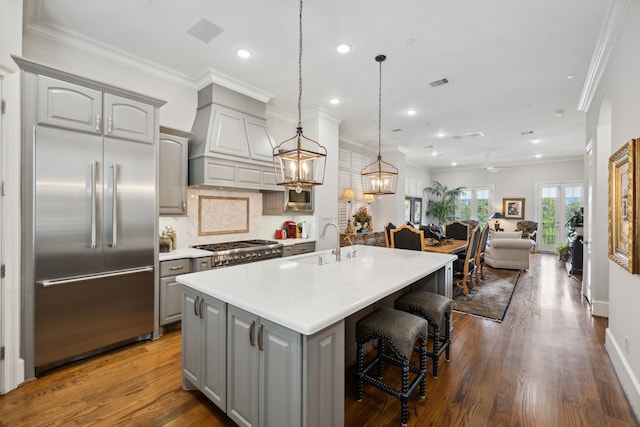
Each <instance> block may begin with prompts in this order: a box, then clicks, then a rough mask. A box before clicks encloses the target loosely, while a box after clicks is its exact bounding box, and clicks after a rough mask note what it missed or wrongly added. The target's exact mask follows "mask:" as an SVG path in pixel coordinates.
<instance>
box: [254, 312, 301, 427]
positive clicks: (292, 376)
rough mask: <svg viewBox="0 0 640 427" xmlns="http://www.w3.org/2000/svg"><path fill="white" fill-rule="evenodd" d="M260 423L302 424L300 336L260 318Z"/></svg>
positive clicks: (292, 426)
mask: <svg viewBox="0 0 640 427" xmlns="http://www.w3.org/2000/svg"><path fill="white" fill-rule="evenodd" d="M258 329H259V331H258V332H259V333H261V338H260V341H261V344H262V346H261V347H262V349H261V351H260V357H259V359H260V386H259V388H260V403H259V407H260V426H265V427H277V426H281V427H296V426H300V425H302V336H301V335H300V334H299V333H297V332H294V331H292V330H291V329H287V328H285V327H283V326H280V325H277V324H275V323H272V322H270V321H268V320H266V319H260V326H259V327H258Z"/></svg>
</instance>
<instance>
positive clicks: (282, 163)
mask: <svg viewBox="0 0 640 427" xmlns="http://www.w3.org/2000/svg"><path fill="white" fill-rule="evenodd" d="M299 22H300V26H299V28H300V31H299V34H298V35H299V41H300V42H299V53H298V127H297V132H296V135H295V136H294V137H293V138H291V139H288V140H286V141H284V142H282V143H280V145H278V146H277V147H275V148H274V149H273V166H274V169H275V173H276V183H277V184H278V185H283V186H286V187H293V188H295V190H296V192H298V193H299V192H301V191H302V187H311V186H314V185H322V183H323V182H324V172H325V165H326V158H327V149H326V148H324V147H323V146H322V145H320V144H319V143H318V142H316V141H314V140H312V139H309V138H307V137H305V136H304V134H303V133H302V0H300V21H299Z"/></svg>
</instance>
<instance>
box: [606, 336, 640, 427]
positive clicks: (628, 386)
mask: <svg viewBox="0 0 640 427" xmlns="http://www.w3.org/2000/svg"><path fill="white" fill-rule="evenodd" d="M604 347H605V349H606V350H607V353H608V354H609V360H611V363H612V364H613V369H615V371H616V374H617V375H618V379H619V380H620V384H622V388H623V389H624V394H625V395H626V396H627V400H629V404H630V405H631V409H632V410H633V413H634V414H635V416H636V419H640V417H639V415H640V383H638V379H637V378H636V376H635V375H634V373H633V370H632V369H631V366H629V363H628V362H627V358H626V357H625V355H624V353H623V351H622V348H621V347H620V346H619V345H618V342H617V341H616V338H615V337H614V336H613V334H612V333H611V332H610V329H609V328H607V329H606V330H605V339H604Z"/></svg>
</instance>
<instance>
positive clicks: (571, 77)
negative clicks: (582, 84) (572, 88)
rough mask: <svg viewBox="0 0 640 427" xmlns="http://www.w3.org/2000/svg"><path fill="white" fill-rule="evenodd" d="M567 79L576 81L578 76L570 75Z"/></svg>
mask: <svg viewBox="0 0 640 427" xmlns="http://www.w3.org/2000/svg"><path fill="white" fill-rule="evenodd" d="M567 78H568V79H569V80H571V79H575V78H576V75H575V74H569V75H568V76H567Z"/></svg>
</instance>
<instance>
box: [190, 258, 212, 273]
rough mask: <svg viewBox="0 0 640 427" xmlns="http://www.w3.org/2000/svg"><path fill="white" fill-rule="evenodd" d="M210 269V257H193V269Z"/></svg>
mask: <svg viewBox="0 0 640 427" xmlns="http://www.w3.org/2000/svg"><path fill="white" fill-rule="evenodd" d="M207 270H211V257H210V256H208V257H205V258H195V259H194V260H193V271H194V272H196V271H207Z"/></svg>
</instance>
